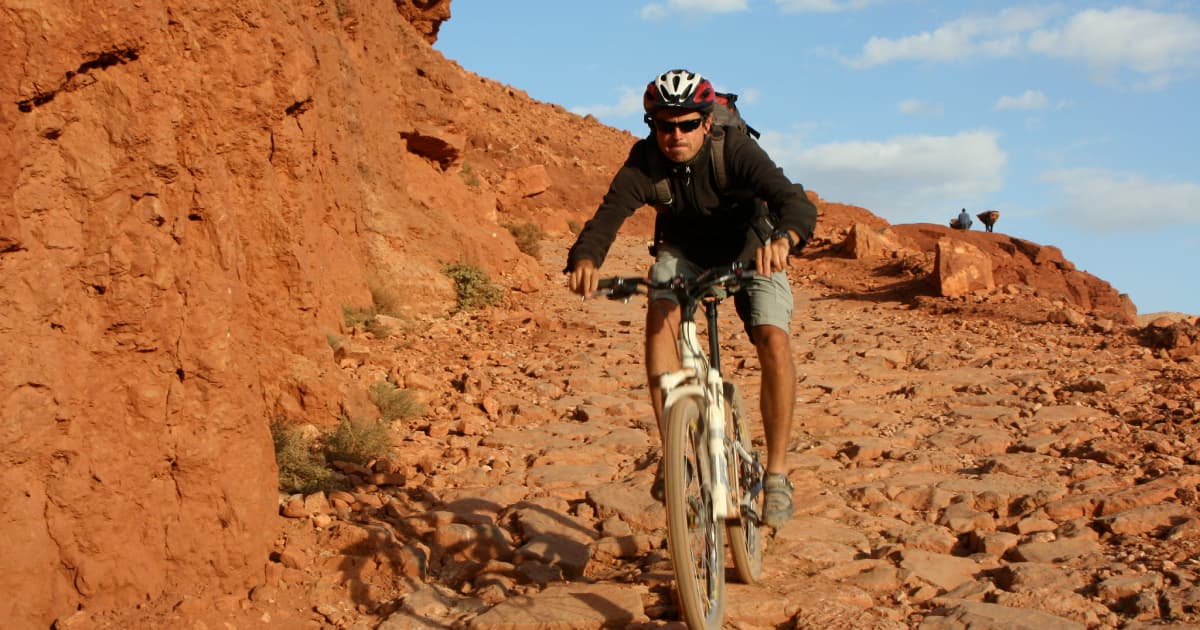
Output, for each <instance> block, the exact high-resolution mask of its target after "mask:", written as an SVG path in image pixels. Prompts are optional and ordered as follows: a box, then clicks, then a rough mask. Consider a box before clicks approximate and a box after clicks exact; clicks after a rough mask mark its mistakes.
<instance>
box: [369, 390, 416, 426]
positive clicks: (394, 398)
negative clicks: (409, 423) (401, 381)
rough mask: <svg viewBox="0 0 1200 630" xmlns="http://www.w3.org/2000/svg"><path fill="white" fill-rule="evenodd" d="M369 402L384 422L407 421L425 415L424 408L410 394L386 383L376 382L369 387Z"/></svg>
mask: <svg viewBox="0 0 1200 630" xmlns="http://www.w3.org/2000/svg"><path fill="white" fill-rule="evenodd" d="M371 401H372V402H374V403H375V406H376V407H378V408H379V415H380V416H381V417H382V418H383V420H384V422H392V421H394V420H408V419H409V418H416V417H419V416H422V415H424V414H425V406H424V405H422V404H421V403H420V401H418V400H417V399H416V398H414V397H413V395H412V392H410V391H408V390H407V389H400V388H399V387H396V386H395V385H393V384H392V383H390V382H388V381H378V382H377V383H375V384H374V385H372V386H371Z"/></svg>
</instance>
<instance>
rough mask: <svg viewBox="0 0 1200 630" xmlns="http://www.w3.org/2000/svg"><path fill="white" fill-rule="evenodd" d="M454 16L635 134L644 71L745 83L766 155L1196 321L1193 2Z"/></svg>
mask: <svg viewBox="0 0 1200 630" xmlns="http://www.w3.org/2000/svg"><path fill="white" fill-rule="evenodd" d="M451 9H452V12H453V15H452V17H451V19H450V20H449V21H448V22H446V23H444V24H443V25H442V28H441V31H440V33H439V36H438V42H437V44H436V45H435V48H437V49H438V50H439V51H441V52H442V53H443V54H445V55H446V56H447V57H448V58H450V59H453V60H455V61H457V62H458V63H459V64H460V65H462V66H463V67H464V68H465V69H467V70H470V71H472V72H475V73H478V74H480V75H483V76H486V77H489V78H491V79H495V80H497V81H501V82H503V83H506V84H508V85H511V86H513V87H516V88H519V89H522V90H524V91H526V92H528V93H529V95H530V96H532V97H533V98H535V99H538V100H541V101H545V102H550V103H557V104H559V105H562V106H563V107H565V108H567V109H569V110H571V111H574V112H577V113H581V114H582V113H591V114H593V115H595V116H596V117H597V118H598V119H600V120H601V121H602V122H604V123H605V124H608V125H611V126H613V127H618V128H622V129H628V130H630V131H632V132H634V133H636V134H638V135H642V134H643V133H644V132H645V127H644V125H643V124H642V122H641V94H642V90H643V89H644V87H645V85H646V82H648V81H649V80H650V79H652V78H653V77H654V76H655V75H657V74H659V73H661V72H663V71H665V70H668V69H671V68H688V69H691V70H694V71H697V72H700V73H702V74H704V75H705V76H706V77H708V78H709V79H710V80H712V82H713V83H714V85H715V86H716V87H717V89H718V90H722V91H731V92H735V93H738V94H739V95H740V100H739V101H738V104H739V106H740V108H741V110H742V113H743V115H744V116H745V118H746V119H747V120H748V121H749V122H750V124H751V125H753V126H754V127H756V128H757V129H759V130H760V131H762V132H763V138H762V142H763V144H764V146H766V147H767V149H768V151H769V152H770V153H771V155H772V157H773V158H774V159H775V161H776V162H777V163H778V164H779V165H780V166H782V167H783V169H784V171H785V172H786V173H787V174H788V175H789V176H790V177H791V178H792V179H793V180H794V181H797V182H800V183H801V184H804V186H805V187H806V188H809V189H811V190H814V191H816V192H817V193H819V194H820V195H821V197H822V198H824V199H826V200H829V201H835V202H840V203H848V204H854V205H859V206H863V207H865V208H867V209H869V210H871V211H872V212H874V213H875V214H877V215H879V216H881V217H883V218H884V219H886V220H887V221H889V222H891V223H913V222H929V223H941V224H944V223H945V222H947V221H949V220H950V219H951V218H952V217H953V216H954V215H955V214H956V213H957V211H958V209H959V208H962V207H966V208H967V209H968V210H970V211H971V212H972V214H974V213H976V212H979V211H981V210H986V209H996V210H999V211H1000V212H1001V218H1000V221H999V222H998V223H997V224H996V230H997V231H998V232H1003V233H1006V234H1010V235H1012V236H1016V237H1020V238H1024V239H1027V240H1030V241H1033V242H1036V243H1040V244H1043V245H1056V246H1058V247H1060V248H1062V250H1063V253H1064V254H1065V256H1066V257H1067V259H1068V260H1070V261H1072V262H1073V263H1075V265H1076V266H1077V267H1078V268H1079V269H1081V270H1083V271H1087V272H1089V273H1092V274H1094V275H1096V276H1099V277H1100V278H1103V279H1104V280H1107V281H1108V282H1110V283H1111V284H1112V285H1113V286H1114V287H1115V288H1116V289H1117V290H1118V291H1121V292H1123V293H1128V294H1129V295H1130V296H1131V297H1132V299H1133V301H1134V303H1135V304H1137V306H1138V311H1139V312H1140V313H1150V312H1157V311H1182V312H1186V313H1192V314H1200V280H1197V276H1196V274H1195V270H1197V269H1200V115H1197V114H1196V113H1194V112H1196V111H1200V105H1198V103H1200V2H1194V1H1193V0H1187V1H1182V0H1146V1H1141V2H1137V1H1128V2H1063V3H1057V4H1051V3H1019V2H994V1H984V0H659V1H657V2H646V1H644V0H643V1H633V0H605V1H604V2H583V1H575V0H507V1H505V2H497V1H496V0H454V2H453V4H452V6H451ZM597 201H599V200H597ZM975 227H976V228H979V227H981V226H979V225H978V222H977V223H976V226H975ZM1189 269H1190V270H1193V271H1188V270H1189Z"/></svg>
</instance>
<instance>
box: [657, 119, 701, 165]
mask: <svg viewBox="0 0 1200 630" xmlns="http://www.w3.org/2000/svg"><path fill="white" fill-rule="evenodd" d="M688 127H692V130H691V131H686V129H687V128H688ZM711 128H712V118H711V117H708V116H705V115H704V114H701V113H700V112H689V111H687V110H674V111H672V110H660V111H659V112H657V113H655V114H654V139H655V140H657V141H658V148H659V150H660V151H662V153H663V155H665V156H667V159H669V160H671V161H672V162H686V161H688V160H690V159H692V158H694V157H696V154H697V153H699V152H700V147H702V146H703V145H704V135H705V134H707V133H708V130H709V129H711Z"/></svg>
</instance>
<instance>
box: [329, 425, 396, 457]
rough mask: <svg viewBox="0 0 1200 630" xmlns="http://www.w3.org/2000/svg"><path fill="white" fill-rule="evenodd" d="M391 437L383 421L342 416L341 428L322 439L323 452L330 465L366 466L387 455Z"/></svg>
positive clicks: (336, 428) (338, 426)
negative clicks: (349, 464)
mask: <svg viewBox="0 0 1200 630" xmlns="http://www.w3.org/2000/svg"><path fill="white" fill-rule="evenodd" d="M391 446H392V438H391V436H390V435H389V434H388V427H387V425H386V424H384V423H383V422H382V421H380V420H366V419H361V418H360V419H354V420H351V419H350V418H347V417H345V416H342V419H341V421H339V422H338V425H337V426H336V427H334V428H333V429H330V430H329V431H326V432H325V434H324V435H322V436H321V452H323V453H324V454H325V459H326V460H327V461H330V462H338V461H341V462H351V463H354V464H367V463H369V462H371V461H373V460H376V459H380V458H382V457H383V456H385V455H387V454H388V449H390V448H391Z"/></svg>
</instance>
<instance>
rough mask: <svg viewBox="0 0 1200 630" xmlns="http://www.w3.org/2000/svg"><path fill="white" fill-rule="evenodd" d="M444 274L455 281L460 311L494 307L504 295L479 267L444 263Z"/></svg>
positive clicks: (468, 264) (464, 263)
mask: <svg viewBox="0 0 1200 630" xmlns="http://www.w3.org/2000/svg"><path fill="white" fill-rule="evenodd" d="M442 272H443V273H445V274H446V275H447V276H449V277H450V279H451V280H453V281H454V291H455V294H456V295H457V297H458V310H460V311H471V310H475V309H478V308H483V307H485V306H492V305H493V304H496V303H498V302H499V301H500V298H501V297H503V295H504V294H503V292H501V290H500V287H498V286H496V285H495V284H494V283H493V282H492V279H491V278H490V277H488V274H487V272H486V271H484V270H483V269H482V268H480V267H479V266H478V265H473V264H471V263H467V262H456V263H443V264H442Z"/></svg>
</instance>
